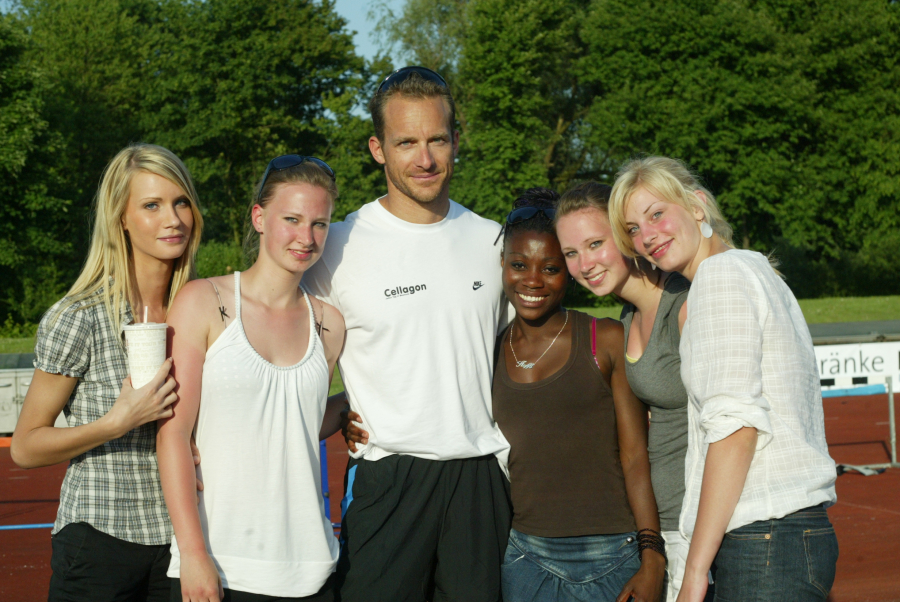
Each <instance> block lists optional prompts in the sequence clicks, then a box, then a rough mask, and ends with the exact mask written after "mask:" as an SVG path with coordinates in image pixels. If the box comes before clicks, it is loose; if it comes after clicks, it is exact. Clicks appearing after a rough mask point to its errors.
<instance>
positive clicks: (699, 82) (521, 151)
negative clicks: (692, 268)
mask: <svg viewBox="0 0 900 602" xmlns="http://www.w3.org/2000/svg"><path fill="white" fill-rule="evenodd" d="M423 6H431V7H432V8H434V9H435V10H434V11H433V13H434V14H441V15H451V16H452V22H453V23H454V24H455V25H454V26H453V27H447V28H445V29H440V30H435V31H436V32H437V33H438V34H439V38H444V39H438V40H437V41H436V40H434V39H430V40H428V41H426V42H423V41H420V40H417V39H416V38H415V36H414V35H412V34H413V32H414V31H415V28H414V27H413V25H414V24H421V23H422V21H423V19H424V17H422V16H421V14H419V13H420V12H421V9H422V8H423ZM898 11H900V5H898V4H897V3H892V2H884V1H883V0H866V1H863V2H859V3H855V4H854V8H853V9H852V10H851V9H848V7H847V5H846V3H842V2H839V1H838V0H823V1H821V2H817V3H813V4H810V3H805V2H800V1H799V0H767V1H751V0H725V1H720V0H672V1H667V2H659V1H658V0H589V1H584V2H556V1H554V0H525V1H513V0H468V1H452V0H408V2H407V4H406V6H405V10H404V11H403V13H402V14H401V15H399V16H396V17H395V22H393V23H391V22H389V19H388V22H385V18H384V17H383V19H382V24H381V30H382V32H383V33H385V34H386V35H388V36H389V37H390V39H391V41H392V42H393V43H396V44H399V45H400V46H401V47H402V48H403V49H404V50H405V52H406V53H407V55H408V56H410V57H411V58H414V59H416V61H417V62H420V63H422V64H425V65H426V66H431V67H440V66H441V64H442V63H441V61H443V62H444V63H445V64H447V63H448V61H447V60H446V59H441V60H437V59H435V58H434V57H435V56H438V55H437V54H436V53H435V52H434V50H433V49H434V48H435V47H441V46H442V43H443V42H445V43H444V44H443V46H444V47H446V48H449V49H452V51H453V52H452V53H451V55H452V61H450V62H449V64H452V65H453V70H452V71H451V75H452V76H453V77H454V79H453V81H452V82H451V85H452V87H453V89H454V93H455V95H456V98H457V101H458V104H459V113H460V129H461V132H462V140H463V146H462V149H461V152H460V159H459V165H458V168H459V171H458V174H459V175H458V176H457V178H456V180H455V182H454V190H453V194H454V197H455V198H456V199H457V200H460V201H462V202H463V203H465V204H466V205H467V206H470V207H472V208H474V209H476V210H478V211H480V212H482V213H483V214H486V215H489V216H491V217H494V218H499V217H500V216H502V214H503V213H504V211H505V210H506V208H507V207H508V206H509V201H510V200H511V199H512V197H513V196H514V195H515V193H516V192H517V191H519V190H521V189H523V188H526V187H528V186H534V185H545V184H548V183H549V184H551V185H553V186H555V187H557V188H560V189H564V188H566V187H568V186H569V185H570V184H572V183H574V182H576V181H579V180H584V179H588V178H593V179H601V180H606V181H611V180H612V179H613V178H614V177H615V173H616V171H617V168H618V166H619V165H620V164H621V163H622V162H624V161H625V160H627V159H629V158H631V157H633V156H635V155H640V154H664V155H669V156H674V157H678V158H680V159H683V160H684V161H686V162H687V163H688V164H689V165H690V166H692V168H693V169H695V170H696V171H697V172H698V173H699V174H700V175H701V177H702V178H703V179H704V180H705V182H706V183H707V184H708V186H709V187H710V188H711V189H712V190H713V192H715V193H716V194H717V196H718V197H719V199H720V201H721V203H722V205H723V208H724V210H725V213H726V216H727V217H728V219H729V221H731V222H732V224H733V225H734V226H735V230H736V234H737V243H738V244H739V245H740V246H744V247H748V248H755V249H759V250H771V249H773V248H774V249H776V252H777V253H778V254H779V255H781V256H782V257H783V259H784V271H785V272H786V273H787V275H788V277H789V278H788V282H789V284H791V286H793V287H794V289H795V291H796V292H797V293H798V294H799V295H801V296H819V295H823V294H832V295H833V294H848V293H857V294H860V293H862V294H874V293H876V292H880V293H888V292H898V291H900V278H897V276H898V275H900V273H898V268H897V267H896V262H893V261H891V254H890V252H889V251H888V249H890V248H895V247H896V244H897V242H900V241H898V237H900V234H898V228H897V226H898V224H897V221H898V220H900V211H898V210H900V188H898V186H900V178H898V175H900V173H898V170H900V161H898V158H900V91H898V90H900V86H898V85H897V82H898V81H900V66H898V60H900V22H898V18H900V12H898ZM446 38H451V39H446ZM445 39H446V40H445ZM429 61H432V62H429Z"/></svg>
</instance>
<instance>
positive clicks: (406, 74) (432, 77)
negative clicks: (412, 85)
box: [377, 67, 449, 94]
mask: <svg viewBox="0 0 900 602" xmlns="http://www.w3.org/2000/svg"><path fill="white" fill-rule="evenodd" d="M413 73H415V74H416V75H418V76H419V77H421V78H422V79H426V80H428V81H430V82H433V83H435V84H437V85H439V86H441V87H442V88H449V86H448V85H447V82H446V80H444V78H443V77H441V76H440V75H439V74H438V73H436V72H435V71H432V70H431V69H427V68H425V67H402V68H400V69H397V70H396V71H394V72H393V73H391V74H390V75H388V76H387V77H386V78H384V81H383V82H381V85H380V86H378V92H377V94H381V93H382V92H385V91H387V90H390V89H391V88H393V87H394V86H396V85H398V84H401V83H403V82H405V81H406V80H408V79H409V78H410V76H412V74H413Z"/></svg>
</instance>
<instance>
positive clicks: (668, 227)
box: [625, 187, 703, 274]
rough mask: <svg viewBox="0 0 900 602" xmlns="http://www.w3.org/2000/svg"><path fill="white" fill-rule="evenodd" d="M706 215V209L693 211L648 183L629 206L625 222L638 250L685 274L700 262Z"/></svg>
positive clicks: (661, 266)
mask: <svg viewBox="0 0 900 602" xmlns="http://www.w3.org/2000/svg"><path fill="white" fill-rule="evenodd" d="M702 219H703V212H702V210H700V209H697V210H695V211H694V212H691V211H689V210H687V209H685V208H684V207H683V206H681V205H680V204H678V203H671V202H668V201H666V200H664V199H663V198H661V197H660V196H658V195H656V194H654V193H653V192H651V191H649V190H648V189H646V188H644V187H641V188H638V189H637V190H636V191H635V192H634V194H632V195H631V198H630V199H629V201H628V204H627V205H626V206H625V224H626V228H627V231H628V235H629V236H630V237H631V240H632V243H633V244H634V249H635V251H637V252H638V253H640V254H641V255H643V256H644V257H646V258H647V259H648V260H649V261H650V262H652V263H654V264H656V265H657V266H659V268H661V269H662V270H663V271H666V272H680V273H682V274H684V273H685V272H686V271H687V272H691V266H692V265H694V264H695V263H699V262H698V261H697V259H698V250H699V249H700V246H701V243H702V241H703V237H702V235H701V234H700V228H699V224H700V222H701V221H702Z"/></svg>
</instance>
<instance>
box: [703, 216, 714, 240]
mask: <svg viewBox="0 0 900 602" xmlns="http://www.w3.org/2000/svg"><path fill="white" fill-rule="evenodd" d="M700 234H702V235H703V238H712V235H713V229H712V226H710V225H709V222H707V221H706V220H704V221H702V222H700Z"/></svg>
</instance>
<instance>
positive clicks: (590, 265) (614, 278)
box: [556, 208, 630, 297]
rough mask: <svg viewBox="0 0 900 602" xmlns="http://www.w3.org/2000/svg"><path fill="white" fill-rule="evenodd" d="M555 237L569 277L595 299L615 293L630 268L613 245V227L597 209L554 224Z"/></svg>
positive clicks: (619, 288) (622, 283)
mask: <svg viewBox="0 0 900 602" xmlns="http://www.w3.org/2000/svg"><path fill="white" fill-rule="evenodd" d="M556 235H557V236H558V237H559V243H560V246H561V247H562V252H563V254H564V255H565V258H566V267H567V268H568V270H569V273H570V274H572V276H573V277H574V278H575V280H576V281H577V282H578V284H580V285H581V286H583V287H585V288H586V289H588V290H589V291H591V292H592V293H594V294H595V295H597V296H598V297H604V296H606V295H609V294H610V293H614V292H615V293H618V292H619V291H620V290H621V288H622V286H623V285H624V284H625V282H626V281H627V280H628V277H629V274H630V265H629V261H628V259H626V258H625V257H624V256H623V255H622V253H621V251H619V249H618V248H617V247H616V244H615V242H613V235H612V227H611V226H610V224H609V218H608V217H607V215H606V213H604V212H603V211H600V210H599V209H593V208H589V209H580V210H578V211H574V212H572V213H569V214H567V215H564V216H562V217H561V218H559V219H558V220H557V222H556Z"/></svg>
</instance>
